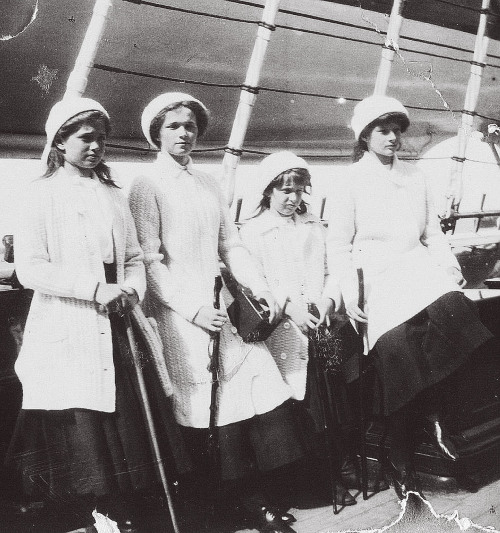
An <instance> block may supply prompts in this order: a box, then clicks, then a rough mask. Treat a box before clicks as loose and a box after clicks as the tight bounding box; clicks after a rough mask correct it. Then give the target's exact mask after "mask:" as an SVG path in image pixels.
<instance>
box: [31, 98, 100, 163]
mask: <svg viewBox="0 0 500 533" xmlns="http://www.w3.org/2000/svg"><path fill="white" fill-rule="evenodd" d="M85 111H100V112H101V113H103V114H104V115H106V117H108V119H109V114H108V112H107V111H106V110H105V109H104V107H102V105H101V104H100V103H99V102H96V101H95V100H92V99H91V98H78V97H76V98H64V99H63V100H61V101H60V102H57V103H56V104H54V106H53V107H52V109H51V110H50V113H49V116H48V118H47V122H46V123H45V133H46V134H47V143H46V144H45V148H44V150H43V153H42V165H43V166H44V167H46V165H47V162H48V157H49V153H50V149H51V148H52V143H53V142H54V137H55V136H56V134H57V132H58V131H59V129H60V128H61V126H63V125H64V124H65V123H66V122H67V121H68V120H69V119H70V118H73V117H76V115H79V114H80V113H84V112H85Z"/></svg>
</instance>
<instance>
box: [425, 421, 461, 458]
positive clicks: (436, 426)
mask: <svg viewBox="0 0 500 533" xmlns="http://www.w3.org/2000/svg"><path fill="white" fill-rule="evenodd" d="M424 431H425V432H426V433H427V434H428V435H429V436H430V437H431V438H432V440H433V443H434V444H435V445H436V448H437V449H438V450H439V452H440V453H441V455H443V457H445V458H446V459H450V460H451V461H456V460H457V459H458V457H459V455H458V452H457V449H456V448H455V445H454V444H453V442H452V441H451V439H450V436H449V435H448V432H447V431H446V429H445V428H444V427H443V425H442V424H441V421H440V420H439V417H438V416H437V415H430V416H427V417H425V421H424Z"/></svg>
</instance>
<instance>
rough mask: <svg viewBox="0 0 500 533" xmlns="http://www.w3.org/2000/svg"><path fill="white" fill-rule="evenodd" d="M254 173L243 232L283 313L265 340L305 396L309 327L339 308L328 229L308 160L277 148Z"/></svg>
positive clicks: (296, 392)
mask: <svg viewBox="0 0 500 533" xmlns="http://www.w3.org/2000/svg"><path fill="white" fill-rule="evenodd" d="M254 179H255V182H256V191H257V195H256V196H257V198H256V200H255V201H254V202H253V203H255V205H252V206H250V211H251V212H252V209H253V216H252V217H251V218H249V219H248V220H246V221H245V222H244V224H243V225H242V227H241V229H240V235H241V238H242V240H243V242H244V243H245V244H246V245H247V247H248V249H249V250H250V252H251V254H252V255H253V256H254V257H255V258H256V259H257V261H258V264H259V267H260V270H261V272H262V275H263V276H264V277H265V278H266V281H267V283H268V285H269V287H270V289H271V292H272V293H273V296H274V297H275V299H276V301H277V302H278V304H279V305H280V307H281V308H282V309H283V319H282V320H281V322H280V323H279V325H278V327H277V328H276V329H275V330H274V331H273V333H272V334H271V335H270V337H269V338H268V339H267V340H266V341H265V342H266V345H267V347H268V348H269V350H270V352H271V354H272V355H273V357H274V360H275V362H276V365H277V366H278V368H279V369H280V372H281V374H282V376H283V379H284V380H285V382H286V383H288V384H289V386H290V388H291V390H292V391H293V398H294V399H295V400H299V401H302V400H304V397H305V394H306V382H307V368H308V358H309V357H308V353H309V340H308V333H309V332H310V331H312V330H314V329H315V328H317V327H318V326H320V325H321V324H324V323H329V321H330V317H331V315H332V313H333V312H334V311H335V310H338V309H339V308H340V305H341V295H340V290H339V288H338V285H337V283H336V282H335V280H334V279H333V276H330V275H329V273H328V266H327V262H326V242H325V241H326V230H325V228H324V227H323V225H322V224H321V221H320V220H319V219H318V218H317V217H316V216H315V215H313V214H311V213H309V212H308V211H307V205H306V203H305V202H304V197H305V195H306V194H309V192H310V188H311V176H310V173H309V166H308V164H307V163H306V161H304V159H302V158H301V157H297V156H296V155H295V154H294V153H292V152H288V151H283V152H276V153H274V154H271V155H269V156H267V157H266V158H264V159H263V160H262V162H261V163H260V165H259V166H258V168H257V171H256V175H255V178H254ZM250 202H252V200H250ZM310 304H314V305H315V306H316V307H317V309H318V311H319V317H316V316H315V315H314V314H311V313H310V312H309V309H308V306H309V305H310ZM313 404H314V402H313ZM321 427H322V424H321ZM337 495H338V503H339V504H341V505H353V504H355V503H356V501H355V499H354V498H353V497H352V495H351V494H350V493H349V492H348V491H347V490H346V489H345V488H344V487H343V486H342V485H339V486H338V488H337Z"/></svg>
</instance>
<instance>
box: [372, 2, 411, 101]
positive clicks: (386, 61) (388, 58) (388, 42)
mask: <svg viewBox="0 0 500 533" xmlns="http://www.w3.org/2000/svg"><path fill="white" fill-rule="evenodd" d="M404 4H405V0H394V3H393V4H392V10H391V16H390V18H389V27H388V29H387V35H386V38H385V42H384V46H383V47H382V57H381V59H380V65H379V67H378V73H377V80H376V81H375V89H374V90H373V94H379V95H383V94H385V92H386V90H387V85H388V84H389V76H390V74H391V68H392V62H393V60H394V56H395V54H396V51H397V49H398V39H399V33H400V31H401V26H402V24H403V20H404V19H403V16H402V13H403V7H404Z"/></svg>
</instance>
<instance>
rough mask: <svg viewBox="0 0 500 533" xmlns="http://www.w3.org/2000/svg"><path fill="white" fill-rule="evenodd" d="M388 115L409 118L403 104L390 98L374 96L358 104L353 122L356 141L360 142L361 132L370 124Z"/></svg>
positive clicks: (352, 126)
mask: <svg viewBox="0 0 500 533" xmlns="http://www.w3.org/2000/svg"><path fill="white" fill-rule="evenodd" d="M387 113H399V114H401V115H405V116H406V117H407V118H408V116H409V115H408V111H407V110H406V108H405V107H404V106H403V104H402V103H401V102H400V101H399V100H396V99H395V98H391V97H390V96H383V95H373V96H369V97H368V98H365V99H364V100H361V102H359V103H358V104H356V107H355V108H354V115H353V117H352V120H351V128H352V129H353V130H354V135H355V137H356V140H359V136H360V134H361V132H362V131H363V130H364V129H365V128H366V126H368V124H370V123H371V122H373V121H374V120H376V119H377V118H378V117H381V116H382V115H385V114H387Z"/></svg>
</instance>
